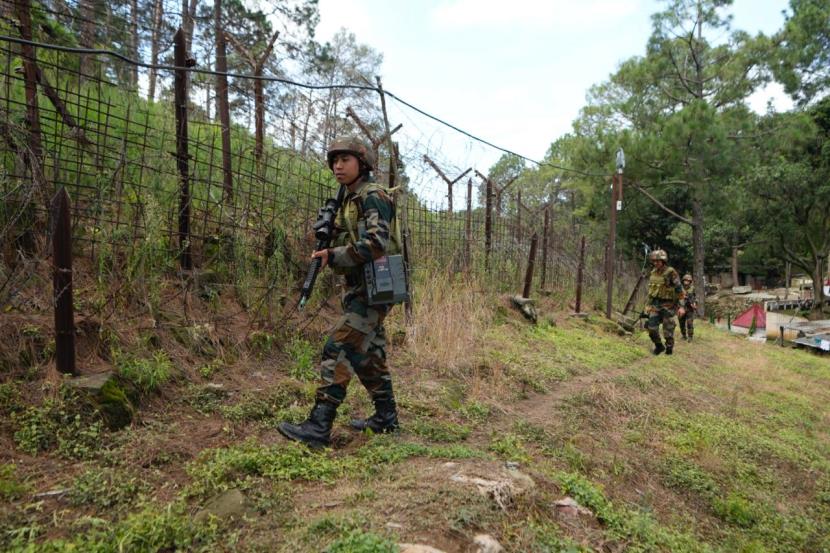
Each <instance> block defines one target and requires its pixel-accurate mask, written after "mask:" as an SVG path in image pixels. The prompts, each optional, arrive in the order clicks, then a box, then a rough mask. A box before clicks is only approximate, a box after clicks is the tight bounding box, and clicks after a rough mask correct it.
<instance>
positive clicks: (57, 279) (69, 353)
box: [51, 188, 77, 376]
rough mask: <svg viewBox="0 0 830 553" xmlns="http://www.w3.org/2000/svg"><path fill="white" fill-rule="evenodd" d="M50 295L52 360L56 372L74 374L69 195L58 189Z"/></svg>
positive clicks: (53, 207) (53, 202)
mask: <svg viewBox="0 0 830 553" xmlns="http://www.w3.org/2000/svg"><path fill="white" fill-rule="evenodd" d="M51 212H52V271H53V279H52V288H53V290H52V294H53V300H54V304H55V362H56V365H57V369H58V372H61V373H63V374H71V375H73V376H75V375H77V369H76V367H75V314H74V311H73V309H74V307H73V304H72V224H71V221H70V218H69V194H67V193H66V188H61V190H60V192H58V193H57V194H55V197H54V198H53V199H52V209H51Z"/></svg>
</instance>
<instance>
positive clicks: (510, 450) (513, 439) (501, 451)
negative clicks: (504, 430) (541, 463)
mask: <svg viewBox="0 0 830 553" xmlns="http://www.w3.org/2000/svg"><path fill="white" fill-rule="evenodd" d="M489 449H490V451H494V452H495V453H496V454H498V456H499V457H501V458H503V459H506V460H508V461H519V462H521V463H529V462H530V461H531V457H530V455H529V454H528V452H527V449H526V448H525V444H524V440H522V438H521V437H520V436H517V435H516V434H501V435H495V436H493V437H492V438H491V439H490V447H489Z"/></svg>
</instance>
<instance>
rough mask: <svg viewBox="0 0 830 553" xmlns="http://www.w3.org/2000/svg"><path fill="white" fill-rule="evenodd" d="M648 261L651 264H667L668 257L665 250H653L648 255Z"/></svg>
mask: <svg viewBox="0 0 830 553" xmlns="http://www.w3.org/2000/svg"><path fill="white" fill-rule="evenodd" d="M648 260H649V261H651V262H652V263H654V262H655V261H663V262H664V263H668V262H669V255H668V254H667V253H666V250H654V251H653V252H651V253H650V254H648Z"/></svg>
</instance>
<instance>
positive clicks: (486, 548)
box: [473, 534, 504, 553]
mask: <svg viewBox="0 0 830 553" xmlns="http://www.w3.org/2000/svg"><path fill="white" fill-rule="evenodd" d="M473 543H474V544H476V545H477V546H478V551H476V553H503V551H504V548H503V547H502V546H501V544H500V543H499V542H498V541H497V540H496V539H495V538H494V537H493V536H490V535H488V534H479V535H477V536H476V537H475V538H474V539H473Z"/></svg>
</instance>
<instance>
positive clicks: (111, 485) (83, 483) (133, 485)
mask: <svg viewBox="0 0 830 553" xmlns="http://www.w3.org/2000/svg"><path fill="white" fill-rule="evenodd" d="M148 490H149V486H148V485H147V484H146V483H144V482H142V481H141V480H139V479H137V478H135V477H129V476H127V475H124V474H123V473H120V472H116V471H114V470H112V469H101V468H93V469H90V470H87V471H85V472H83V473H81V474H80V475H79V476H77V477H76V478H75V479H74V480H73V482H72V486H71V487H70V489H69V493H68V494H67V498H68V500H69V502H70V503H71V504H72V505H75V506H80V505H91V506H94V507H96V508H97V509H99V510H104V509H112V508H116V507H120V506H122V505H131V504H133V503H135V502H136V501H138V500H139V497H138V495H139V494H140V493H143V492H145V491H148Z"/></svg>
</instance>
